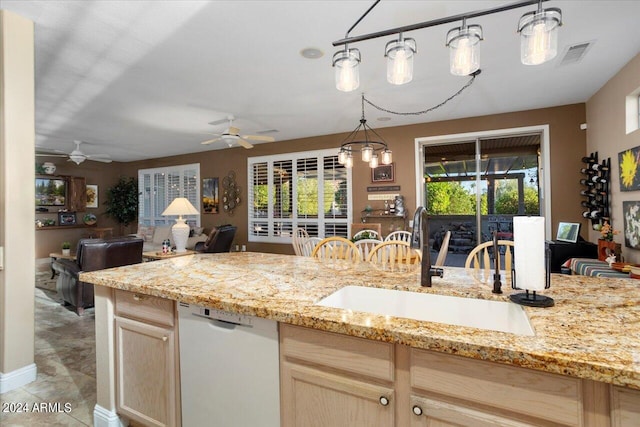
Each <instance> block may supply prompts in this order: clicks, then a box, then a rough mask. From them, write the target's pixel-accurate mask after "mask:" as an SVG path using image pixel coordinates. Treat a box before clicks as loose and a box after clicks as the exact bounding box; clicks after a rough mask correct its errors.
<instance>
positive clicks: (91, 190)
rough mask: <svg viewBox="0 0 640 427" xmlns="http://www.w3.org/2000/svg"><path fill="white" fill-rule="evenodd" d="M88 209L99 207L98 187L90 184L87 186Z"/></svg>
mask: <svg viewBox="0 0 640 427" xmlns="http://www.w3.org/2000/svg"><path fill="white" fill-rule="evenodd" d="M87 207H88V208H97V207H98V186H97V185H92V184H88V185H87Z"/></svg>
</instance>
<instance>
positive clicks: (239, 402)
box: [178, 302, 280, 427]
mask: <svg viewBox="0 0 640 427" xmlns="http://www.w3.org/2000/svg"><path fill="white" fill-rule="evenodd" d="M178 315H179V324H178V327H179V337H180V384H181V389H182V390H181V393H182V396H181V397H182V426H183V427H203V426H212V427H213V426H221V427H256V426H261V427H279V426H280V378H279V377H280V376H279V372H280V369H279V360H278V324H277V322H276V321H273V320H268V319H263V318H259V317H254V316H244V315H240V314H234V313H228V312H224V311H221V310H216V309H209V308H206V307H201V306H197V305H193V304H185V303H182V302H181V303H179V304H178Z"/></svg>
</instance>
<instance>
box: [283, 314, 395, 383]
mask: <svg viewBox="0 0 640 427" xmlns="http://www.w3.org/2000/svg"><path fill="white" fill-rule="evenodd" d="M393 350H394V346H393V344H390V343H385V342H379V341H370V340H366V339H363V338H356V337H350V336H347V335H342V334H336V333H332V332H324V331H318V330H314V329H309V328H303V327H300V326H291V325H287V324H282V323H281V324H280V352H281V354H282V355H283V356H284V357H286V358H294V359H297V360H299V361H305V362H310V363H314V364H318V365H323V366H326V367H329V368H334V369H339V370H341V371H345V372H348V373H351V374H355V375H365V376H368V377H371V378H377V379H381V380H384V381H393V380H394V359H393V357H394V356H393V354H394V353H393Z"/></svg>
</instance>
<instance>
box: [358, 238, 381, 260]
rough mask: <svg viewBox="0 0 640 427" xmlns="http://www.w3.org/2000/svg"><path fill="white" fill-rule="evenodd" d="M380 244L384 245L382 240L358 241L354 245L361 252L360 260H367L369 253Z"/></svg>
mask: <svg viewBox="0 0 640 427" xmlns="http://www.w3.org/2000/svg"><path fill="white" fill-rule="evenodd" d="M379 243H382V240H380V239H360V240H356V241H355V242H354V244H355V245H356V247H357V248H358V251H360V259H363V260H366V259H367V257H368V256H369V252H371V250H372V249H373V248H374V247H375V246H376V245H377V244H379Z"/></svg>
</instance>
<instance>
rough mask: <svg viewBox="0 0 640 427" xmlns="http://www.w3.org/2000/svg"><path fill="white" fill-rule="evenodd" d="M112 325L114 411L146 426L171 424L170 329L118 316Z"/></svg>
mask: <svg viewBox="0 0 640 427" xmlns="http://www.w3.org/2000/svg"><path fill="white" fill-rule="evenodd" d="M115 326H116V390H117V396H116V404H117V412H118V413H119V414H121V415H124V416H126V417H129V418H131V419H132V420H136V421H139V422H141V423H143V424H144V425H147V426H175V425H176V423H177V421H176V361H175V353H174V351H175V336H174V333H173V331H172V330H171V329H167V328H162V327H158V326H153V325H149V324H146V323H142V322H138V321H135V320H131V319H126V318H122V317H116V318H115Z"/></svg>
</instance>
